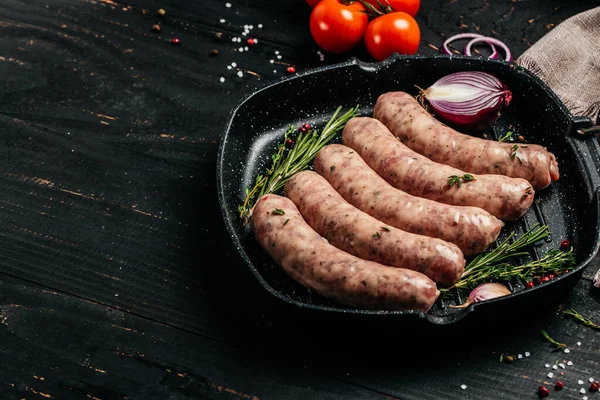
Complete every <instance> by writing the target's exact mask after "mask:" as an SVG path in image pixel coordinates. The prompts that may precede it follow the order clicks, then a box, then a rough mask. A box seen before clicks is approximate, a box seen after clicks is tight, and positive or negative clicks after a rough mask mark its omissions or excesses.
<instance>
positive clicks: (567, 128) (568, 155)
mask: <svg viewBox="0 0 600 400" xmlns="http://www.w3.org/2000/svg"><path fill="white" fill-rule="evenodd" d="M473 70H477V71H485V72H489V73H491V74H493V75H495V76H497V77H498V78H499V79H500V80H501V81H502V82H504V83H505V84H506V85H507V86H508V87H509V89H510V90H511V91H512V93H513V100H512V102H511V103H510V105H509V106H508V107H505V108H504V109H503V111H502V113H501V116H500V118H499V119H498V120H497V122H496V123H494V125H493V126H491V127H490V128H488V129H487V130H486V131H485V132H486V133H487V134H488V136H489V137H490V138H491V139H497V138H498V137H500V136H501V135H503V134H505V133H506V132H507V131H512V132H514V134H515V136H516V135H523V136H524V137H525V139H526V142H528V143H537V144H540V145H543V146H546V147H547V148H548V150H550V151H551V152H553V153H554V154H555V155H556V157H557V159H558V162H559V166H560V172H561V177H560V180H559V181H556V182H553V183H552V185H551V186H550V187H549V188H547V189H544V190H540V191H538V192H536V199H535V201H534V204H533V206H532V207H531V208H530V209H529V210H528V211H527V213H526V214H525V215H524V216H523V217H522V218H520V219H519V220H518V221H516V222H513V223H507V224H506V225H505V227H504V228H503V229H502V232H501V234H500V237H499V240H503V239H504V238H506V237H507V235H508V234H509V233H510V232H513V231H514V232H515V233H516V234H517V235H520V234H522V233H523V232H525V231H526V230H528V229H529V228H530V227H532V226H533V225H535V224H536V223H540V224H545V225H548V226H549V228H550V231H551V233H552V235H551V238H549V239H548V240H546V241H543V242H541V243H539V244H538V245H536V246H535V247H533V248H532V250H531V254H530V257H523V259H522V260H520V261H523V262H526V261H528V260H531V259H537V258H540V257H542V256H543V255H544V254H545V253H546V251H547V250H549V249H551V248H558V247H559V246H560V242H561V241H562V240H564V239H568V240H570V241H571V243H572V244H573V246H574V249H575V252H576V260H577V264H576V268H575V270H574V271H572V272H571V273H569V274H565V275H562V276H560V277H559V278H557V279H555V280H553V281H551V282H550V283H547V284H545V285H540V286H538V287H536V288H534V289H532V290H525V289H524V287H523V282H512V283H511V284H510V286H511V289H512V291H513V294H512V295H510V296H506V297H503V298H499V299H495V300H491V301H486V302H482V303H478V304H475V305H473V306H471V307H469V308H467V309H463V310H457V309H453V308H449V307H448V306H449V305H452V304H461V303H462V302H463V301H464V300H465V297H466V296H467V295H468V292H461V293H458V294H457V295H456V296H454V297H452V298H446V299H444V300H438V302H437V303H436V304H435V305H434V307H433V308H432V309H431V310H430V311H429V312H428V313H427V314H426V315H424V314H422V313H420V312H413V311H385V310H362V309H356V308H352V307H347V306H344V305H340V304H338V303H336V302H333V301H330V300H328V299H326V298H324V297H322V296H319V295H317V294H314V293H310V292H309V291H308V290H307V289H305V288H304V287H302V286H301V285H299V284H297V283H296V282H295V281H294V280H292V279H291V278H290V277H289V276H288V275H287V274H286V273H285V272H284V271H283V270H282V269H281V268H280V267H279V266H277V265H276V264H275V262H274V261H273V260H272V259H271V258H270V257H269V256H268V255H267V254H266V253H265V252H264V251H263V250H262V249H261V248H260V247H259V245H258V243H257V241H256V240H255V239H254V236H253V234H252V231H251V229H250V226H248V225H247V226H243V224H242V221H241V220H240V218H239V215H238V211H237V210H238V206H239V205H240V204H241V203H242V202H243V200H244V197H245V190H246V188H247V187H252V186H253V184H254V181H255V178H256V176H257V174H259V173H264V171H265V169H266V168H267V167H268V166H270V161H271V155H272V154H273V153H274V152H275V151H276V149H277V144H278V143H280V142H281V140H282V138H283V134H284V132H285V130H286V129H287V128H288V127H290V126H291V125H293V126H296V127H297V126H299V125H300V124H302V123H305V122H308V123H309V124H310V125H311V126H314V127H316V128H319V127H323V126H324V124H325V123H326V121H327V120H328V119H329V117H330V116H331V114H332V113H333V111H334V110H335V109H336V108H337V107H338V106H342V107H343V108H344V110H347V109H349V108H350V107H353V106H356V105H359V106H360V113H361V114H362V115H364V116H371V112H372V108H373V105H374V103H375V101H376V100H377V97H378V96H379V95H380V94H382V93H385V92H388V91H397V90H401V91H406V92H408V93H411V94H413V95H416V94H418V88H417V86H418V87H421V88H426V87H428V86H430V85H431V84H432V83H434V82H435V81H436V80H437V79H439V78H441V77H442V76H444V75H447V74H449V73H452V72H458V71H473ZM581 122H583V123H584V124H585V121H577V120H576V119H574V118H573V117H572V116H571V115H570V114H569V112H568V111H567V109H566V108H565V107H564V105H563V104H562V103H561V102H560V100H559V99H558V98H557V97H556V95H555V94H554V93H553V92H552V91H551V90H550V89H549V88H548V87H546V86H545V85H544V84H543V83H542V82H541V81H540V80H539V79H537V78H536V77H535V76H533V75H532V74H531V73H529V72H528V71H526V70H524V69H522V68H520V67H518V66H517V65H515V64H509V63H505V62H500V61H492V60H486V59H483V58H471V57H460V56H397V55H395V56H393V57H391V58H389V59H388V60H386V61H384V62H380V63H372V64H371V63H362V62H360V61H357V60H351V61H348V62H346V63H343V64H336V65H332V66H327V67H323V68H319V69H315V70H311V71H307V72H305V73H301V74H298V75H295V76H293V77H288V78H284V79H281V80H279V81H277V82H275V83H273V84H271V85H268V86H266V87H264V88H262V89H260V90H257V91H256V92H254V93H252V94H251V95H249V96H247V97H245V98H244V99H242V100H241V101H240V103H239V104H238V105H237V106H236V107H235V108H233V110H232V112H231V114H230V116H229V120H228V121H227V124H226V126H225V132H224V135H223V137H222V139H221V144H220V149H219V156H218V161H217V163H218V164H217V180H218V191H219V193H218V194H219V201H220V205H221V209H222V213H223V218H224V223H225V224H226V226H227V229H228V231H229V233H230V236H231V239H232V240H233V242H234V244H235V246H236V248H237V249H238V251H239V253H240V256H241V258H242V259H243V260H244V262H245V263H246V264H247V265H248V267H249V268H250V270H251V271H252V272H253V274H254V275H255V276H256V278H257V279H258V280H259V281H260V283H261V284H262V285H263V286H264V287H265V289H267V290H268V291H269V292H270V293H272V294H273V295H275V296H276V297H277V298H279V299H281V300H284V301H287V302H289V303H292V304H294V305H296V306H299V307H304V308H310V309H318V310H321V311H331V312H338V313H349V314H361V315H368V314H386V315H397V316H398V317H399V318H409V316H412V317H425V318H426V319H427V320H429V321H431V322H433V323H439V324H446V323H453V322H456V321H458V320H460V319H461V318H463V317H464V316H466V315H467V314H468V313H470V312H472V311H477V312H478V311H479V309H486V312H496V311H501V310H508V309H509V307H510V308H512V307H533V306H534V305H535V304H536V303H541V302H543V301H544V298H547V297H546V296H560V295H561V294H563V293H564V292H566V291H568V290H569V289H570V288H571V287H572V286H573V285H574V284H575V283H576V282H577V280H579V279H580V277H581V273H582V269H583V268H584V267H585V266H586V265H587V264H588V263H589V262H590V261H591V260H592V259H593V257H594V256H595V255H596V253H597V250H598V200H599V199H598V196H597V194H596V189H597V188H598V186H599V185H600V178H599V177H598V172H597V170H598V168H597V166H598V165H600V163H599V156H598V153H599V151H598V144H597V142H596V141H595V140H593V139H578V138H576V137H574V136H573V135H572V133H573V132H574V130H575V129H576V127H577V126H576V125H577V124H578V123H581ZM337 141H338V142H339V140H337ZM467 261H468V260H467ZM400 316H403V317H400Z"/></svg>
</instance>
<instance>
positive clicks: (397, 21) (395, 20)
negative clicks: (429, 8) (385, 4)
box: [365, 12, 421, 61]
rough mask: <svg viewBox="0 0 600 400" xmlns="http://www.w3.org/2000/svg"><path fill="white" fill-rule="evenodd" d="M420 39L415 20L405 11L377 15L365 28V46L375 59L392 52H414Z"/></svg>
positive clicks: (386, 56)
mask: <svg viewBox="0 0 600 400" xmlns="http://www.w3.org/2000/svg"><path fill="white" fill-rule="evenodd" d="M420 41H421V31H420V29H419V25H418V24H417V21H415V19H414V18H413V17H411V16H410V15H408V14H407V13H405V12H395V13H391V14H385V15H382V16H381V17H377V18H375V19H374V20H372V21H371V22H369V25H368V26H367V29H366V30H365V46H366V47H367V51H368V52H369V54H370V55H371V56H373V58H374V59H376V60H377V61H381V60H384V59H386V58H388V57H389V56H391V55H392V53H399V54H415V53H416V52H417V50H418V49H419V43H420Z"/></svg>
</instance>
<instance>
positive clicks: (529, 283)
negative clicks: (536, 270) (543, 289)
mask: <svg viewBox="0 0 600 400" xmlns="http://www.w3.org/2000/svg"><path fill="white" fill-rule="evenodd" d="M526 286H527V287H528V288H529V289H531V288H532V287H534V286H535V283H533V282H531V281H529V282H527V283H526Z"/></svg>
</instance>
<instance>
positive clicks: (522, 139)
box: [517, 135, 525, 143]
mask: <svg viewBox="0 0 600 400" xmlns="http://www.w3.org/2000/svg"><path fill="white" fill-rule="evenodd" d="M517 140H518V141H519V142H521V143H523V142H524V141H525V137H524V136H523V135H519V136H517Z"/></svg>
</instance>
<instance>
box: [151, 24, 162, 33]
mask: <svg viewBox="0 0 600 400" xmlns="http://www.w3.org/2000/svg"><path fill="white" fill-rule="evenodd" d="M152 32H160V25H159V24H154V25H152Z"/></svg>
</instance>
